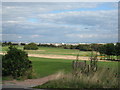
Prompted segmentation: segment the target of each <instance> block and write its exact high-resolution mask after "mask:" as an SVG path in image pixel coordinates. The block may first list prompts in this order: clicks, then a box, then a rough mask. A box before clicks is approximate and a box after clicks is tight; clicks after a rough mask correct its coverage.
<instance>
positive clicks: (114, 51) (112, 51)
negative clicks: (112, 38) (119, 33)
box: [98, 43, 120, 59]
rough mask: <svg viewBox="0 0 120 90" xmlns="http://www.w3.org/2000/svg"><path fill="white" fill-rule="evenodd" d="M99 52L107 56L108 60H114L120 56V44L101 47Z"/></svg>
mask: <svg viewBox="0 0 120 90" xmlns="http://www.w3.org/2000/svg"><path fill="white" fill-rule="evenodd" d="M98 51H99V52H100V54H101V55H107V56H108V59H113V58H112V57H113V56H117V59H118V57H119V56H120V43H116V44H113V43H108V44H105V45H102V46H101V47H99V48H98Z"/></svg>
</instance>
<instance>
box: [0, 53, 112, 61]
mask: <svg viewBox="0 0 120 90" xmlns="http://www.w3.org/2000/svg"><path fill="white" fill-rule="evenodd" d="M0 54H2V55H4V54H5V53H0ZM28 56H29V57H42V58H53V59H69V60H75V59H76V56H71V55H48V54H28ZM98 59H99V58H98ZM79 60H89V57H82V56H79ZM98 61H104V62H112V61H106V60H98Z"/></svg>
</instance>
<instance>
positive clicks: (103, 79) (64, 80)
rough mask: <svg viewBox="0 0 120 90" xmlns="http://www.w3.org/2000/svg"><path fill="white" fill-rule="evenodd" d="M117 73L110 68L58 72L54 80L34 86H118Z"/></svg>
mask: <svg viewBox="0 0 120 90" xmlns="http://www.w3.org/2000/svg"><path fill="white" fill-rule="evenodd" d="M118 87H119V85H118V75H117V74H116V73H115V72H114V70H111V69H104V68H102V69H99V70H98V71H97V72H95V73H91V74H90V75H88V76H87V75H85V74H82V73H79V75H78V76H75V75H74V74H72V73H69V74H62V73H61V74H60V75H59V77H58V78H57V79H56V80H53V81H49V82H47V83H45V84H43V85H41V86H40V85H39V86H36V87H34V88H118Z"/></svg>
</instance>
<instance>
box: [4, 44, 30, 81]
mask: <svg viewBox="0 0 120 90" xmlns="http://www.w3.org/2000/svg"><path fill="white" fill-rule="evenodd" d="M27 72H30V73H29V74H28V73H27ZM26 73H27V75H26ZM31 73H32V62H31V61H30V60H29V59H28V55H27V53H26V52H25V51H22V50H19V49H17V48H15V47H13V46H10V47H9V51H8V52H7V54H6V55H5V56H3V58H2V75H3V76H10V75H12V76H13V78H15V79H16V78H18V77H20V76H24V75H25V76H28V77H29V75H31Z"/></svg>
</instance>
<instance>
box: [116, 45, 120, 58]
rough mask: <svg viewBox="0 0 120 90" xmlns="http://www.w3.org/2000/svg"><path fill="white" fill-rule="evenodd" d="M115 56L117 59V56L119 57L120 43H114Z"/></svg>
mask: <svg viewBox="0 0 120 90" xmlns="http://www.w3.org/2000/svg"><path fill="white" fill-rule="evenodd" d="M115 55H116V56H117V59H118V56H120V43H116V45H115Z"/></svg>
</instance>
